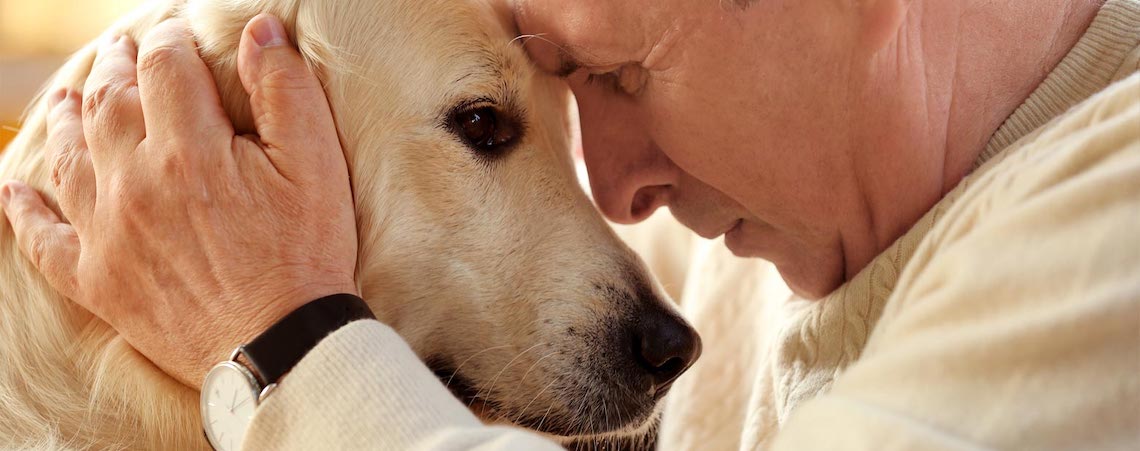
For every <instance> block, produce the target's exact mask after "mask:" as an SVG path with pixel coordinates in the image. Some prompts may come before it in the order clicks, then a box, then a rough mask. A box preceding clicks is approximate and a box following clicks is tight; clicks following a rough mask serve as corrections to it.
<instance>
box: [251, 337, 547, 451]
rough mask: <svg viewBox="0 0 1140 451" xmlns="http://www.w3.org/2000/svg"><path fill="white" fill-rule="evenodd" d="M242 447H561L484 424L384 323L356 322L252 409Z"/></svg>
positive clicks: (303, 361)
mask: <svg viewBox="0 0 1140 451" xmlns="http://www.w3.org/2000/svg"><path fill="white" fill-rule="evenodd" d="M243 447H244V448H245V449H281V450H285V449H346V450H347V449H392V450H459V449H463V450H484V451H491V450H508V449H509V450H517V449H528V450H560V449H562V448H561V447H560V446H558V445H557V444H555V443H553V442H551V441H548V440H546V439H544V438H542V437H540V436H538V435H536V434H534V433H531V432H529V431H525V430H522V429H518V428H513V427H506V426H493V427H492V426H485V425H483V424H482V423H481V422H480V421H479V420H478V419H477V418H476V417H475V416H474V415H473V414H472V413H471V412H470V411H469V410H467V408H466V407H465V406H464V405H463V404H462V403H461V402H459V400H457V399H455V397H454V396H452V395H451V393H450V392H449V391H447V389H446V388H445V387H444V386H443V384H442V383H440V382H439V380H438V379H437V378H436V377H435V375H434V374H432V372H431V371H430V370H428V368H427V367H426V366H425V365H424V364H423V363H422V362H421V361H420V359H419V358H418V357H417V356H416V355H415V353H413V352H412V350H411V348H410V347H408V345H407V343H405V342H404V340H403V339H402V338H400V336H399V335H397V334H396V332H395V331H393V330H392V329H391V328H390V327H388V326H386V325H384V324H381V323H380V322H377V321H372V320H366V321H356V322H353V323H351V324H349V325H346V326H344V327H342V328H340V329H339V330H337V331H336V332H334V333H332V334H331V335H329V336H328V337H327V338H325V339H324V340H322V341H321V342H320V344H318V345H317V346H316V347H314V348H313V350H312V351H310V352H309V354H308V355H306V356H305V358H303V359H301V361H300V362H298V363H297V366H296V367H295V368H293V371H291V372H290V373H289V374H288V375H287V376H286V377H285V378H284V379H282V381H281V384H280V385H278V386H277V388H276V389H274V391H273V393H271V394H270V396H269V397H268V398H267V399H266V401H265V403H264V404H262V405H261V406H260V407H259V408H258V409H257V414H256V415H255V416H254V418H253V422H252V424H251V425H250V429H249V431H248V433H247V434H246V437H245V442H244V443H243Z"/></svg>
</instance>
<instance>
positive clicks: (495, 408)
mask: <svg viewBox="0 0 1140 451" xmlns="http://www.w3.org/2000/svg"><path fill="white" fill-rule="evenodd" d="M426 363H427V365H428V368H429V369H431V370H432V372H433V373H435V376H436V377H437V378H438V379H439V380H440V382H442V383H443V385H444V386H445V387H446V388H447V389H448V390H449V391H450V392H451V393H452V395H453V396H455V397H456V399H459V401H460V402H462V403H463V404H464V405H466V406H467V408H468V409H469V410H471V411H472V413H474V414H475V415H476V416H477V417H479V418H480V419H482V420H483V421H485V422H488V423H510V424H514V425H517V426H521V427H525V428H529V429H533V430H536V431H539V432H543V433H546V434H550V435H552V436H555V437H559V438H560V439H565V440H577V441H583V442H592V441H593V440H596V437H607V438H605V439H604V440H605V441H607V442H615V443H617V442H622V441H621V440H618V437H620V436H622V435H623V434H622V433H620V432H617V431H621V430H627V429H628V428H629V427H630V424H629V423H630V422H631V420H633V418H630V417H628V416H624V415H622V414H621V413H619V412H618V411H617V410H616V409H614V408H613V407H612V406H611V408H610V409H607V413H608V414H606V415H601V414H599V415H598V416H597V420H599V421H598V422H597V423H596V424H584V423H583V422H582V420H572V419H569V418H563V417H562V416H561V415H560V414H558V413H555V412H552V411H550V410H548V409H536V412H531V413H527V412H515V411H513V410H512V409H510V408H507V407H505V406H503V404H502V403H501V402H500V401H498V400H496V399H494V398H493V397H492V396H493V394H491V393H486V392H485V391H482V390H479V389H478V388H477V386H476V385H475V383H474V382H473V381H472V380H471V379H469V378H467V377H465V376H464V375H463V373H462V372H460V371H458V370H456V369H455V368H454V367H453V366H451V365H449V364H447V363H446V362H444V361H443V360H442V359H427V360H426ZM602 419H604V421H601V420H602ZM623 420H625V421H623ZM633 422H634V423H643V421H633ZM587 423H589V422H587ZM641 429H644V427H642V428H641ZM607 431H609V432H607ZM642 435H644V434H643V433H640V434H639V433H634V435H633V437H639V436H642ZM567 443H570V442H567ZM622 448H623V449H625V447H622ZM600 449H608V448H604V447H603V448H600Z"/></svg>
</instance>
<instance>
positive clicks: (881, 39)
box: [854, 0, 910, 53]
mask: <svg viewBox="0 0 1140 451" xmlns="http://www.w3.org/2000/svg"><path fill="white" fill-rule="evenodd" d="M854 6H855V11H856V13H857V14H858V15H859V40H860V48H863V49H866V50H868V51H870V52H872V53H873V52H877V51H878V50H879V49H882V48H883V47H884V46H886V45H887V44H888V43H890V42H891V40H893V39H894V38H895V37H896V36H898V33H899V28H901V27H902V23H903V19H905V18H906V13H907V10H908V9H909V8H910V0H856V1H855V4H854Z"/></svg>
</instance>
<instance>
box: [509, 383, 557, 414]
mask: <svg viewBox="0 0 1140 451" xmlns="http://www.w3.org/2000/svg"><path fill="white" fill-rule="evenodd" d="M555 382H558V379H554V380H552V381H550V383H549V384H546V386H545V387H542V390H539V391H538V393H536V394H535V395H534V397H533V398H531V399H530V402H528V403H526V405H525V406H523V408H522V409H521V410H519V415H518V416H517V417H515V419H514V420H512V421H511V423H515V424H518V422H519V420H521V419H522V417H523V416H524V415H526V409H529V408H530V406H531V405H532V404H534V402H535V401H537V400H538V398H539V397H540V396H542V394H543V393H546V390H547V389H549V388H550V386H551V385H554V383H555Z"/></svg>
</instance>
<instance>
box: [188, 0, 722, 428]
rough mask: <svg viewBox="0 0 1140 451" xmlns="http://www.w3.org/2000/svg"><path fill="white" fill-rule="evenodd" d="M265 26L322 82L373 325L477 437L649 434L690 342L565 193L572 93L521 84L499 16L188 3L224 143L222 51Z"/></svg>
mask: <svg viewBox="0 0 1140 451" xmlns="http://www.w3.org/2000/svg"><path fill="white" fill-rule="evenodd" d="M238 5H241V6H238ZM262 11H269V12H273V13H276V14H277V15H279V16H281V17H283V18H285V20H286V23H287V24H288V28H290V29H291V32H292V33H293V34H294V37H295V39H296V40H297V42H298V45H299V46H300V48H301V49H302V52H303V53H304V54H305V56H306V58H307V59H308V60H309V61H310V62H311V63H312V65H313V67H314V69H315V70H316V71H317V72H318V74H319V75H320V76H321V78H322V80H323V82H324V83H325V86H326V91H327V92H328V94H329V100H330V103H331V105H332V108H333V111H334V114H335V115H336V120H337V124H338V128H339V131H340V136H341V141H342V143H343V144H344V146H345V150H346V152H347V157H348V159H349V166H350V170H351V174H352V183H353V188H354V193H355V196H356V205H357V213H358V218H359V231H360V261H359V266H358V280H359V282H360V284H361V289H362V293H363V295H364V297H365V298H366V299H367V300H368V302H369V303H370V305H371V306H372V308H373V310H375V311H376V313H377V315H378V317H379V318H380V319H381V320H382V321H384V322H386V323H387V324H390V325H391V326H392V327H394V328H395V329H396V330H397V331H398V332H399V333H400V334H401V335H402V336H403V337H404V338H405V339H406V340H407V341H408V342H409V343H410V344H411V346H412V348H413V349H414V350H415V351H416V352H417V353H418V354H419V355H420V356H421V357H422V358H423V359H424V360H425V362H427V364H428V365H429V366H430V367H432V369H433V370H435V371H436V373H437V374H438V375H439V377H440V379H441V380H442V381H443V382H444V383H445V384H447V385H448V387H449V388H450V389H451V390H452V391H453V393H455V394H456V395H457V396H459V397H460V399H462V400H464V401H465V402H468V403H469V406H471V407H472V408H473V409H474V410H476V412H477V413H479V414H481V415H482V416H483V417H484V418H485V419H486V420H488V421H501V422H511V423H516V424H519V425H523V426H527V427H530V428H534V429H537V430H540V431H544V432H547V433H550V434H554V435H559V436H589V435H599V434H611V433H616V432H632V431H637V430H639V429H641V428H643V427H645V426H646V425H647V424H648V423H650V422H651V421H650V419H651V418H652V417H653V413H654V411H655V406H656V404H657V401H658V400H659V399H660V397H661V396H662V395H663V394H664V393H665V392H666V390H667V389H668V387H669V385H670V384H671V382H672V381H673V380H674V379H675V378H676V377H677V376H678V375H680V374H681V373H682V372H683V371H684V370H685V369H686V368H688V366H689V365H691V364H692V363H693V361H694V360H695V359H696V358H697V356H698V355H699V354H700V340H699V338H698V337H697V335H696V334H695V333H694V331H693V330H692V329H691V328H690V327H689V326H688V325H687V324H686V323H685V322H684V321H683V320H682V319H681V318H680V317H679V316H678V315H677V314H676V313H675V312H674V310H673V309H672V307H671V306H670V305H668V303H667V301H666V299H665V296H664V295H663V294H662V292H661V291H660V290H659V289H658V288H657V287H656V285H655V282H654V281H653V279H651V277H650V276H649V275H648V274H647V272H646V270H645V269H644V265H643V264H642V263H641V262H640V260H639V259H638V258H637V257H636V256H635V255H634V254H633V253H632V252H631V251H630V250H629V249H628V248H627V247H625V246H624V245H623V244H622V243H621V242H620V241H619V240H618V239H617V238H616V236H615V235H614V234H613V233H612V231H611V230H610V229H609V228H608V226H607V225H606V224H605V223H604V222H603V220H602V219H601V217H600V216H599V214H598V213H597V212H596V210H595V209H594V208H593V206H592V205H591V204H590V202H589V200H588V199H587V198H586V196H585V195H584V194H583V192H582V191H581V189H580V187H579V185H578V183H577V181H576V178H575V176H574V171H573V165H572V163H571V160H570V152H569V149H568V146H569V137H568V134H569V132H570V130H569V129H570V121H569V118H568V117H567V111H568V108H567V107H568V102H569V94H568V92H567V90H566V89H565V87H564V86H563V85H562V84H561V83H560V82H559V81H558V80H556V79H554V78H552V77H548V76H544V75H541V74H539V73H537V72H536V71H535V70H534V69H533V68H532V66H531V64H530V63H529V61H528V60H527V59H526V56H525V54H524V52H523V50H522V48H521V46H520V45H519V44H518V43H517V42H516V41H515V40H514V39H513V38H514V35H515V31H514V30H513V21H512V19H511V15H510V13H509V11H508V10H507V9H506V7H505V6H503V5H496V4H493V3H490V2H486V1H482V0H467V1H455V0H392V1H374V0H312V1H305V2H299V1H296V0H293V1H272V0H259V1H249V2H234V1H232V0H230V1H224V0H200V1H198V0H192V1H190V2H189V4H188V5H186V8H185V10H184V11H183V13H184V15H186V16H188V17H189V18H190V19H191V23H193V24H194V26H195V27H196V29H197V32H198V34H199V36H200V41H201V42H200V44H201V45H202V48H203V52H204V54H205V56H206V57H207V59H208V60H210V61H211V63H212V65H213V66H214V68H215V73H216V74H217V77H218V80H219V82H220V83H221V84H222V88H223V91H224V95H223V97H225V98H226V100H227V104H228V108H229V110H230V112H231V115H233V116H234V118H235V120H236V121H237V122H238V125H239V128H242V127H244V128H246V129H251V127H249V123H250V122H249V118H248V113H247V112H246V111H245V108H246V106H245V99H244V96H243V95H242V91H241V87H240V84H237V80H236V79H235V77H234V76H233V73H234V72H233V64H234V61H233V48H234V46H235V45H236V40H237V36H238V35H239V33H240V30H241V27H242V26H243V25H244V21H245V20H247V19H248V18H249V17H250V16H252V15H253V14H254V13H257V12H262Z"/></svg>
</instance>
